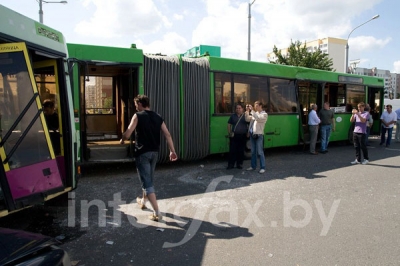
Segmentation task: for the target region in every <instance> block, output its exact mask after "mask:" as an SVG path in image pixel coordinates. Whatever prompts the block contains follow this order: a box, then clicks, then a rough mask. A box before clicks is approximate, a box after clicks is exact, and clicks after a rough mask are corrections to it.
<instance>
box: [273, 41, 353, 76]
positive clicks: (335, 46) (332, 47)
mask: <svg viewBox="0 0 400 266" xmlns="http://www.w3.org/2000/svg"><path fill="white" fill-rule="evenodd" d="M302 45H304V43H302ZM306 47H307V50H308V51H309V52H315V51H317V49H318V48H319V49H321V51H322V52H323V53H325V54H328V55H329V58H331V59H332V61H333V66H332V67H333V69H335V70H336V72H345V69H344V65H345V54H346V40H345V39H339V38H332V37H328V38H323V39H318V40H314V41H310V42H306ZM278 49H279V48H278ZM281 52H282V55H286V54H287V52H288V48H284V49H281ZM276 59H277V58H276V56H275V54H274V53H273V52H271V53H268V54H267V60H268V62H274V61H275V60H276Z"/></svg>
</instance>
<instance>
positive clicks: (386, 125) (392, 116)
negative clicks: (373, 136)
mask: <svg viewBox="0 0 400 266" xmlns="http://www.w3.org/2000/svg"><path fill="white" fill-rule="evenodd" d="M392 108H393V107H392V105H391V104H388V105H386V111H385V112H383V114H382V115H381V121H382V128H381V130H382V133H381V143H379V145H383V144H384V143H385V135H386V131H387V132H388V136H387V140H386V147H389V146H390V141H391V140H392V131H393V126H394V124H396V123H397V115H396V113H395V112H392Z"/></svg>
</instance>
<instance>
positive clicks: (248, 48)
mask: <svg viewBox="0 0 400 266" xmlns="http://www.w3.org/2000/svg"><path fill="white" fill-rule="evenodd" d="M255 1H256V0H253V2H251V3H249V29H248V31H247V32H248V46H247V60H249V61H250V60H251V53H250V31H251V29H250V28H251V6H252V5H253V4H254V2H255Z"/></svg>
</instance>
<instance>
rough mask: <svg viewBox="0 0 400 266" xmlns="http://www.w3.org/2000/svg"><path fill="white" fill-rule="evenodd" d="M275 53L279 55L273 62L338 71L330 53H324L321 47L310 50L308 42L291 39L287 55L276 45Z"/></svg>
mask: <svg viewBox="0 0 400 266" xmlns="http://www.w3.org/2000/svg"><path fill="white" fill-rule="evenodd" d="M273 53H274V54H275V56H276V57H277V59H276V61H275V62H271V63H273V64H279V65H288V66H300V67H308V68H315V69H322V70H328V71H336V70H335V69H333V68H332V66H333V60H332V58H329V57H328V54H325V53H323V52H322V51H321V49H320V48H319V47H318V49H317V51H315V52H309V51H308V50H307V48H306V44H305V43H304V45H302V44H301V42H300V41H296V42H295V43H293V41H291V44H290V47H289V48H288V52H287V55H285V56H284V55H282V52H281V50H278V48H276V46H275V45H274V49H273Z"/></svg>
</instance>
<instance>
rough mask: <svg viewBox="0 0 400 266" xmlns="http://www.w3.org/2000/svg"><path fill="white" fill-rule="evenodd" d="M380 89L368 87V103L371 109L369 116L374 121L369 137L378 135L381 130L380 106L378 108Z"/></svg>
mask: <svg viewBox="0 0 400 266" xmlns="http://www.w3.org/2000/svg"><path fill="white" fill-rule="evenodd" d="M381 97H382V95H381V88H376V87H368V103H369V106H370V107H371V110H370V112H369V113H370V114H371V115H372V118H373V119H374V124H373V125H372V127H371V131H370V135H379V134H380V128H381V119H380V118H381V110H380V108H382V106H380V104H379V103H380V102H381Z"/></svg>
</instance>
